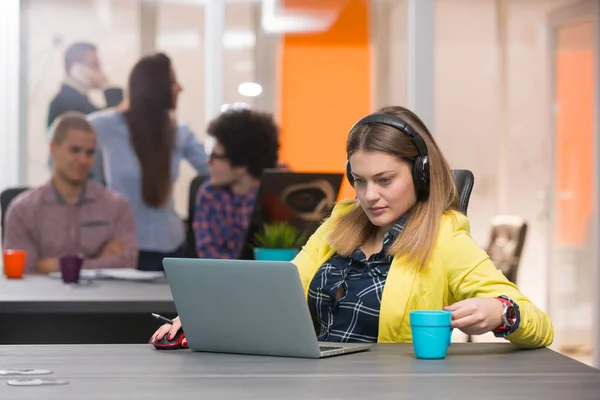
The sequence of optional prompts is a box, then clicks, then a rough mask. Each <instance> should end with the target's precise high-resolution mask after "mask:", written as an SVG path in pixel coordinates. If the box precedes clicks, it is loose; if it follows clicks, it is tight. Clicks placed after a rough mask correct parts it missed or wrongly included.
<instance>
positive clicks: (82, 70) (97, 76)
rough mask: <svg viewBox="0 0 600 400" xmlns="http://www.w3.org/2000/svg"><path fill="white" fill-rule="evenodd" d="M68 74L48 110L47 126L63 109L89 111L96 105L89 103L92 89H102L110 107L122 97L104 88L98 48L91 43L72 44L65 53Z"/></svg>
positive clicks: (94, 109) (119, 91)
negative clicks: (88, 95) (89, 94)
mask: <svg viewBox="0 0 600 400" xmlns="http://www.w3.org/2000/svg"><path fill="white" fill-rule="evenodd" d="M65 69H66V72H67V76H66V77H65V80H64V81H63V84H62V86H61V88H60V90H59V92H58V94H57V95H56V96H55V97H54V99H52V102H51V103H50V109H49V112H48V126H50V125H52V122H54V119H55V118H56V117H58V116H59V115H60V114H62V113H64V112H66V111H78V112H81V113H84V114H90V113H92V112H94V111H98V110H99V108H98V107H96V106H95V105H94V104H92V103H91V102H90V100H89V99H88V97H87V94H88V92H89V91H90V90H92V89H100V90H103V91H104V97H105V98H106V106H107V107H113V106H116V105H118V104H119V103H120V102H121V101H122V100H123V91H122V90H121V89H117V88H107V83H108V81H107V79H106V76H105V75H104V72H103V71H102V66H101V65H100V59H99V57H98V49H97V48H96V46H95V45H93V44H91V43H82V42H80V43H74V44H72V45H71V46H70V47H69V48H68V49H67V51H66V53H65Z"/></svg>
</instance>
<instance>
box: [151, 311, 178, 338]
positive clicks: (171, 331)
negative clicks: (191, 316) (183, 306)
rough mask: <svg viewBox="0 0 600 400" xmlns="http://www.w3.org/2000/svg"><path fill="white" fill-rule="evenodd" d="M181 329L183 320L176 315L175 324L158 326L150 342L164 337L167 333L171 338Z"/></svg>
mask: <svg viewBox="0 0 600 400" xmlns="http://www.w3.org/2000/svg"><path fill="white" fill-rule="evenodd" d="M179 329H181V321H180V320H179V317H176V318H174V319H173V324H164V325H163V326H161V327H160V328H158V329H157V330H156V332H154V335H152V339H151V340H150V343H154V342H156V341H157V340H160V339H162V338H163V337H164V336H165V335H167V339H169V340H170V339H172V338H173V337H174V336H175V334H176V333H177V331H178V330H179Z"/></svg>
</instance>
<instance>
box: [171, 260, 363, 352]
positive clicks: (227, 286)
mask: <svg viewBox="0 0 600 400" xmlns="http://www.w3.org/2000/svg"><path fill="white" fill-rule="evenodd" d="M163 265H164V267H165V272H166V275H167V279H168V281H169V285H170V286H171V293H172V294H173V299H174V300H175V307H176V308H177V313H178V314H179V317H180V318H181V323H182V325H183V330H184V332H185V337H186V339H187V341H188V346H189V347H190V348H191V349H192V350H194V351H206V352H215V353H236V354H255V355H267V356H284V357H303V358H322V357H330V356H336V355H340V354H347V353H354V352H358V351H364V350H368V349H369V348H371V346H372V345H371V344H350V343H349V344H346V343H319V342H318V341H317V336H316V334H315V330H314V327H313V323H312V319H311V316H310V312H309V310H308V305H307V303H306V297H305V295H304V291H303V289H302V284H301V282H300V276H299V274H298V270H297V268H296V266H295V265H294V264H292V263H291V262H278V261H249V260H212V259H186V258H165V259H164V260H163Z"/></svg>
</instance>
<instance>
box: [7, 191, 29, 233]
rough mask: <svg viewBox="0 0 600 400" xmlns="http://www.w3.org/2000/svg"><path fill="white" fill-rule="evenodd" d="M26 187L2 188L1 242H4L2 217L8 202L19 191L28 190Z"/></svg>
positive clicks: (19, 192)
mask: <svg viewBox="0 0 600 400" xmlns="http://www.w3.org/2000/svg"><path fill="white" fill-rule="evenodd" d="M28 189H29V188H28V187H25V186H22V187H14V188H8V189H6V190H4V191H3V192H2V193H0V211H1V212H2V217H1V218H2V219H1V224H2V225H1V226H2V243H4V218H5V217H6V212H7V211H8V206H9V205H10V203H11V202H12V201H13V200H14V199H15V197H17V196H18V195H20V194H21V193H23V192H24V191H26V190H28Z"/></svg>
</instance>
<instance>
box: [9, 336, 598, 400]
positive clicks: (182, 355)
mask: <svg viewBox="0 0 600 400" xmlns="http://www.w3.org/2000/svg"><path fill="white" fill-rule="evenodd" d="M0 357H1V360H2V361H1V365H2V367H3V368H17V367H20V368H25V367H29V368H45V369H50V370H52V371H54V374H52V375H48V377H53V378H57V379H66V380H68V381H69V384H68V385H65V386H54V387H51V386H46V387H11V386H8V385H6V383H5V381H6V380H8V379H13V378H14V377H13V378H10V377H6V376H0V398H10V399H14V400H20V399H41V398H43V399H48V400H52V399H61V400H63V399H65V400H67V399H82V398H92V397H93V398H94V399H132V398H140V399H241V398H244V399H284V398H285V399H319V398H327V399H361V400H366V399H369V398H373V399H388V398H389V399H445V400H453V399H456V400H468V399H477V400H479V399H486V400H496V399H498V400H500V399H502V400H505V399H507V398H508V399H511V400H520V399H527V400H530V399H544V400H554V399H556V400H564V399H577V400H592V399H593V400H596V399H597V398H598V393H600V371H599V370H597V369H594V368H591V367H588V366H586V365H584V364H581V363H579V362H577V361H574V360H572V359H570V358H568V357H565V356H562V355H560V354H558V353H555V352H553V351H551V350H548V349H537V350H525V351H523V350H517V349H516V348H515V347H513V346H512V345H511V344H503V343H500V344H498V343H492V344H483V343H468V344H463V343H459V344H453V345H452V346H451V347H450V350H449V353H448V357H447V358H446V359H445V360H417V359H415V358H414V355H413V353H412V345H410V344H386V345H377V346H375V347H374V348H373V350H371V351H369V352H365V353H356V354H349V355H344V356H339V357H333V358H328V359H322V360H309V359H294V358H278V357H261V356H243V355H229V354H209V353H194V352H191V351H189V350H178V351H156V350H154V349H153V348H152V347H151V346H149V345H88V346H56V345H54V346H0Z"/></svg>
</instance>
